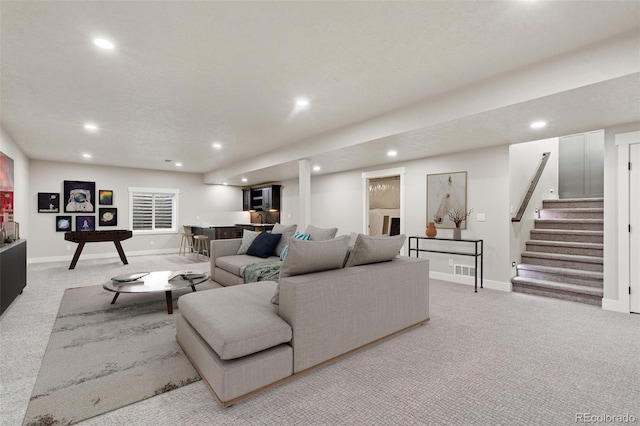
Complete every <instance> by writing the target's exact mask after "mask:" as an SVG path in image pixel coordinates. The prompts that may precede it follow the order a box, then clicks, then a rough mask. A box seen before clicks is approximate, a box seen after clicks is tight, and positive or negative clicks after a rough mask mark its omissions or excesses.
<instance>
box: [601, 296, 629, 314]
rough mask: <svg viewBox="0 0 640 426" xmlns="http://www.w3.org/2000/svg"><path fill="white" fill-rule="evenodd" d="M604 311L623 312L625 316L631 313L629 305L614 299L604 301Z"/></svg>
mask: <svg viewBox="0 0 640 426" xmlns="http://www.w3.org/2000/svg"><path fill="white" fill-rule="evenodd" d="M602 309H604V310H605V311H614V312H621V313H624V314H628V313H631V310H630V309H629V304H628V303H625V302H623V301H620V300H614V299H602Z"/></svg>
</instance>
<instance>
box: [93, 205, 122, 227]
mask: <svg viewBox="0 0 640 426" xmlns="http://www.w3.org/2000/svg"><path fill="white" fill-rule="evenodd" d="M98 225H99V226H118V209H117V208H115V207H100V208H99V209H98Z"/></svg>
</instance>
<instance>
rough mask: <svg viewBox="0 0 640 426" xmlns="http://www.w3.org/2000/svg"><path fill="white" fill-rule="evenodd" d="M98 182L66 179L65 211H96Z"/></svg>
mask: <svg viewBox="0 0 640 426" xmlns="http://www.w3.org/2000/svg"><path fill="white" fill-rule="evenodd" d="M95 205H96V183H95V182H83V181H76V180H65V181H64V212H65V213H76V212H79V213H95V211H96V210H95V207H94V206H95Z"/></svg>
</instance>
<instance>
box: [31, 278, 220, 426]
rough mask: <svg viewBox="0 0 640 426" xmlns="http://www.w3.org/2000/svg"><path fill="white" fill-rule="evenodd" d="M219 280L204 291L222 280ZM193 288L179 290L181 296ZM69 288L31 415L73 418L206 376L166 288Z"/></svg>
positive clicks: (38, 421) (47, 419) (35, 419)
mask: <svg viewBox="0 0 640 426" xmlns="http://www.w3.org/2000/svg"><path fill="white" fill-rule="evenodd" d="M217 287H218V286H217V285H214V284H213V283H212V282H211V281H209V282H208V283H202V284H199V285H198V286H197V291H204V290H210V289H212V288H217ZM190 292H191V289H189V288H187V289H182V290H179V291H174V292H173V299H174V306H176V305H177V304H176V303H175V301H176V300H177V298H178V296H180V295H181V294H186V293H190ZM113 296H114V293H112V292H108V291H106V290H104V289H102V286H100V285H97V286H90V287H78V288H71V289H67V290H66V291H65V294H64V297H63V299H62V303H61V305H60V310H59V312H58V317H57V319H56V322H55V324H54V326H53V330H52V332H51V337H50V339H49V344H48V346H47V351H46V353H45V356H44V359H43V361H42V366H41V367H40V372H39V374H38V379H37V381H36V384H35V387H34V390H33V394H32V396H31V401H30V403H29V408H28V409H27V415H26V417H25V421H24V423H25V424H26V425H29V426H37V425H47V424H51V423H52V422H55V421H58V422H59V423H60V424H73V423H77V422H79V421H80V420H84V419H87V418H90V417H93V416H96V415H98V414H103V413H106V412H108V411H111V410H114V409H117V408H120V407H123V406H126V405H129V404H131V403H134V402H138V401H140V400H142V399H145V398H150V397H152V396H155V395H159V394H161V393H163V392H167V391H170V390H173V389H176V388H178V387H180V386H185V385H187V384H189V383H193V382H195V381H198V380H200V376H199V375H198V373H197V372H196V371H195V369H194V368H193V366H192V365H191V363H190V362H189V360H188V358H187V357H186V356H185V355H184V352H183V351H182V349H181V348H180V346H179V345H178V344H177V342H176V339H175V319H174V315H175V313H177V312H178V310H177V306H176V309H175V311H174V315H168V314H167V307H166V300H165V295H164V292H160V293H153V294H126V293H123V294H121V295H120V297H119V298H118V300H117V302H116V303H115V304H113V305H112V304H111V300H112V298H113Z"/></svg>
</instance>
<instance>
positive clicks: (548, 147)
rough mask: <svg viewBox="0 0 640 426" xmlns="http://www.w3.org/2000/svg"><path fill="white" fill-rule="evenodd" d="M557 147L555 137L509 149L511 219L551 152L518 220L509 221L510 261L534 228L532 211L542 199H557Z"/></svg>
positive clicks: (518, 258) (557, 140) (518, 259)
mask: <svg viewBox="0 0 640 426" xmlns="http://www.w3.org/2000/svg"><path fill="white" fill-rule="evenodd" d="M558 144H559V138H551V139H543V140H538V141H533V142H526V143H519V144H514V145H510V146H509V182H510V185H509V200H510V201H509V205H510V210H512V211H513V213H511V215H510V216H511V217H514V216H515V215H516V213H518V209H519V208H520V203H521V202H522V198H523V197H524V195H525V194H526V193H527V191H528V189H529V184H530V183H531V179H532V178H533V176H534V175H535V173H536V172H537V170H538V167H539V166H540V161H541V160H542V154H543V153H545V152H550V153H551V154H550V156H549V159H548V160H547V165H546V167H545V169H544V172H543V173H542V175H541V176H540V180H539V181H538V185H537V187H536V190H535V192H534V193H533V195H532V197H531V200H530V201H529V204H528V205H527V209H526V210H525V212H524V215H523V216H522V220H521V221H520V222H511V232H510V237H509V238H510V242H509V247H510V253H511V256H510V259H511V261H512V262H516V263H519V262H520V255H521V253H522V252H523V251H524V249H525V242H526V241H527V240H529V239H530V235H531V234H530V232H531V230H532V229H533V228H534V225H535V223H534V220H535V219H536V217H537V216H536V214H535V210H536V209H537V208H538V209H539V208H542V200H548V199H557V198H558ZM512 275H516V270H515V268H513V269H512Z"/></svg>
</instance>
